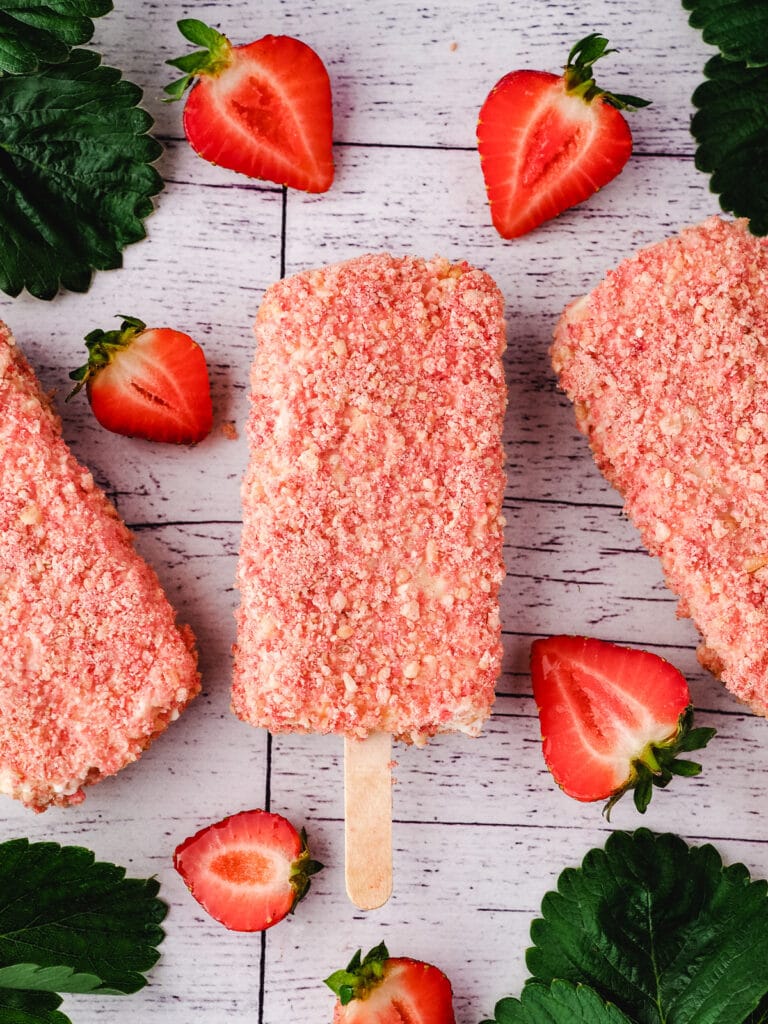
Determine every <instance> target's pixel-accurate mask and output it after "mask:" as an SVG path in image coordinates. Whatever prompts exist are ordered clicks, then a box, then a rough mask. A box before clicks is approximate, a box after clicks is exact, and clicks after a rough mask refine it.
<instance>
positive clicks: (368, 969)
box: [325, 942, 456, 1024]
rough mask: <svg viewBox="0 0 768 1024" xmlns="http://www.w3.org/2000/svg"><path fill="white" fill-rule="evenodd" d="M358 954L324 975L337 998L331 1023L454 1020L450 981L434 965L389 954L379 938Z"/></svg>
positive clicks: (447, 1023) (448, 1023)
mask: <svg viewBox="0 0 768 1024" xmlns="http://www.w3.org/2000/svg"><path fill="white" fill-rule="evenodd" d="M361 953H362V950H358V951H357V953H355V955H354V956H353V957H352V959H351V961H350V962H349V964H348V966H347V967H346V969H344V970H341V971H336V972H335V973H334V974H332V975H331V976H330V977H329V978H326V979H325V984H326V985H328V987H329V988H330V989H331V990H332V991H333V992H335V993H336V996H337V997H338V998H337V1000H336V1005H335V1007H334V1012H333V1024H404V1022H405V1021H407V1022H408V1024H456V1017H455V1016H454V1012H453V992H452V989H451V983H450V981H448V979H447V978H446V976H445V975H444V974H443V972H442V971H440V970H439V969H438V968H437V967H433V966H432V965H431V964H426V963H423V962H422V961H421V960H411V959H410V958H409V957H390V955H389V953H388V951H387V947H386V946H385V945H384V943H383V942H382V943H380V944H379V945H378V946H375V947H374V948H373V949H372V950H371V951H370V952H369V953H367V954H366V956H365V957H363V958H361Z"/></svg>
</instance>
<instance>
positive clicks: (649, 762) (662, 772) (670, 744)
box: [603, 705, 716, 821]
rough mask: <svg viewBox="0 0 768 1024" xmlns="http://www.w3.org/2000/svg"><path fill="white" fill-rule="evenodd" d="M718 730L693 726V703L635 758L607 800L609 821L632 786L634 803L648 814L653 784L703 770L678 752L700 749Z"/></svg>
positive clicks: (604, 809)
mask: <svg viewBox="0 0 768 1024" xmlns="http://www.w3.org/2000/svg"><path fill="white" fill-rule="evenodd" d="M715 732H716V730H715V729H710V728H698V729H694V728H693V706H692V705H689V706H688V707H687V708H686V709H685V710H684V711H683V712H682V714H681V715H680V717H679V718H678V720H677V730H676V732H675V733H674V734H673V735H672V736H670V738H669V739H668V740H665V741H664V742H662V743H649V744H648V745H647V746H646V747H645V749H644V750H642V751H641V752H640V754H638V756H637V757H636V758H635V759H634V760H633V761H632V764H631V767H630V772H629V778H628V779H627V781H626V783H625V784H624V785H623V786H622V787H621V788H620V789H618V790H617V791H616V792H615V793H614V794H613V796H612V797H611V798H610V800H608V802H607V803H606V805H605V807H604V808H603V814H604V815H605V818H606V821H610V819H611V811H612V810H613V808H614V806H615V804H616V803H617V802H618V801H619V800H620V799H621V798H622V796H624V794H625V793H626V792H627V790H630V789H631V790H633V793H634V801H635V807H636V808H637V809H638V811H639V812H640V813H641V814H645V812H646V810H647V808H648V804H649V803H650V802H651V797H652V796H653V787H654V786H658V787H659V788H661V789H663V788H664V787H665V786H667V785H669V783H670V782H671V781H672V779H673V778H674V776H675V775H680V776H685V777H688V778H691V777H693V776H694V775H698V774H699V773H700V772H701V765H700V764H698V763H697V762H696V761H688V760H686V759H684V758H679V757H678V756H677V755H678V754H681V753H687V752H689V751H691V750H700V749H702V748H703V747H706V745H707V744H708V743H709V741H710V740H711V739H712V737H713V736H714V735H715Z"/></svg>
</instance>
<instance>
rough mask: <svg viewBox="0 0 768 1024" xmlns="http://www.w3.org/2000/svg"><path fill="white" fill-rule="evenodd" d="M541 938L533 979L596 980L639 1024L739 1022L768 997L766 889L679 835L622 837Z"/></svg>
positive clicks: (561, 902)
mask: <svg viewBox="0 0 768 1024" xmlns="http://www.w3.org/2000/svg"><path fill="white" fill-rule="evenodd" d="M531 938H532V940H533V942H534V946H533V948H531V949H529V950H528V954H527V962H528V968H529V970H530V972H531V974H532V975H533V976H534V978H535V979H537V980H539V981H541V982H544V983H546V984H549V983H551V982H552V981H553V980H554V979H556V978H562V979H565V980H569V981H571V982H573V983H579V982H581V983H584V984H588V985H590V986H591V987H593V988H594V989H595V990H596V991H597V992H599V993H600V995H601V996H602V997H603V999H605V1000H608V1001H611V1002H614V1003H615V1004H616V1005H617V1006H618V1007H619V1009H621V1010H622V1012H624V1013H625V1014H626V1015H627V1016H628V1017H630V1018H631V1019H632V1020H635V1021H637V1022H638V1024H661V1022H662V1021H674V1022H675V1024H740V1022H742V1021H744V1020H745V1018H746V1017H747V1016H748V1014H750V1013H753V1012H754V1011H755V1010H756V1008H757V1007H758V1006H759V1004H760V1001H761V1000H762V999H763V998H764V996H765V995H766V993H768V885H767V884H766V882H764V881H754V882H753V881H751V879H750V876H749V873H748V871H747V869H746V868H745V867H744V865H743V864H735V865H731V866H730V867H723V864H722V861H721V859H720V857H719V855H718V853H717V851H716V850H715V849H714V848H713V847H712V846H709V845H705V846H701V847H689V846H687V845H686V843H685V842H683V840H682V839H680V838H679V837H677V836H673V835H654V834H653V833H651V832H649V831H647V830H646V829H639V830H638V831H636V832H635V833H626V832H614V833H612V835H611V836H610V837H609V839H608V841H607V843H606V845H605V849H604V850H600V849H598V850H592V851H590V852H589V853H588V854H587V856H586V857H585V858H584V861H583V863H582V865H581V867H580V868H579V869H567V870H566V871H564V872H563V873H562V874H561V876H560V878H559V881H558V888H557V891H556V892H550V893H547V895H546V896H545V897H544V900H543V902H542V917H541V918H539V919H537V920H535V921H534V922H533V924H532V926H531Z"/></svg>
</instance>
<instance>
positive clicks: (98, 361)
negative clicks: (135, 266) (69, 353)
mask: <svg viewBox="0 0 768 1024" xmlns="http://www.w3.org/2000/svg"><path fill="white" fill-rule="evenodd" d="M118 316H120V317H121V319H122V321H123V322H122V324H121V325H120V327H119V328H118V329H116V330H114V331H102V330H101V329H100V328H97V329H96V330H95V331H91V332H90V333H89V334H86V336H85V347H86V348H87V349H88V362H87V363H85V364H84V365H83V366H79V367H78V368H77V369H76V370H72V372H71V373H70V375H69V377H70V380H74V381H77V383H76V384H75V386H74V387H73V388H72V390H71V391H70V392H69V394H68V395H67V397H66V399H65V401H67V402H68V401H69V400H70V398H72V397H73V396H74V395H76V394H77V393H78V391H80V389H81V388H82V387H84V385H86V384H87V383H88V381H89V380H90V379H91V378H92V377H95V376H96V374H97V373H98V372H99V370H103V369H104V367H105V366H109V364H110V363H111V362H112V360H113V359H114V357H115V356H116V355H117V353H118V352H121V351H122V350H123V349H126V348H128V346H129V345H130V344H131V342H132V341H133V339H134V338H135V337H136V335H137V334H141V332H142V331H144V330H146V328H147V325H146V324H145V323H144V321H143V320H139V319H138V317H135V316H123V315H122V314H118Z"/></svg>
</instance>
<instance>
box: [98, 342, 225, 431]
mask: <svg viewBox="0 0 768 1024" xmlns="http://www.w3.org/2000/svg"><path fill="white" fill-rule="evenodd" d="M87 391H88V398H89V400H90V402H91V406H92V408H93V412H94V415H95V416H96V418H97V420H98V421H99V423H101V425H102V426H103V427H106V429H107V430H112V431H114V432H115V433H117V434H129V435H130V436H132V437H143V438H145V439H147V440H152V441H164V442H168V443H176V444H192V443H194V442H197V441H201V440H202V439H203V438H204V437H206V436H207V435H208V434H209V433H210V430H211V425H212V420H213V409H212V406H211V398H210V384H209V380H208V369H207V366H206V362H205V357H204V355H203V353H202V350H201V349H200V347H199V346H198V345H197V344H196V342H194V341H193V340H192V338H190V337H189V336H188V335H186V334H182V333H180V332H178V331H174V330H171V329H170V328H154V329H150V330H145V331H142V332H140V333H138V334H136V335H135V336H134V337H133V338H132V339H131V342H130V345H129V346H128V347H126V348H125V349H124V350H123V351H122V352H120V353H119V354H118V355H116V356H114V357H113V358H112V359H111V361H110V362H109V363H108V364H107V365H106V366H104V367H102V368H101V369H99V370H98V372H97V373H94V374H93V375H92V376H91V377H89V379H88V383H87Z"/></svg>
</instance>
